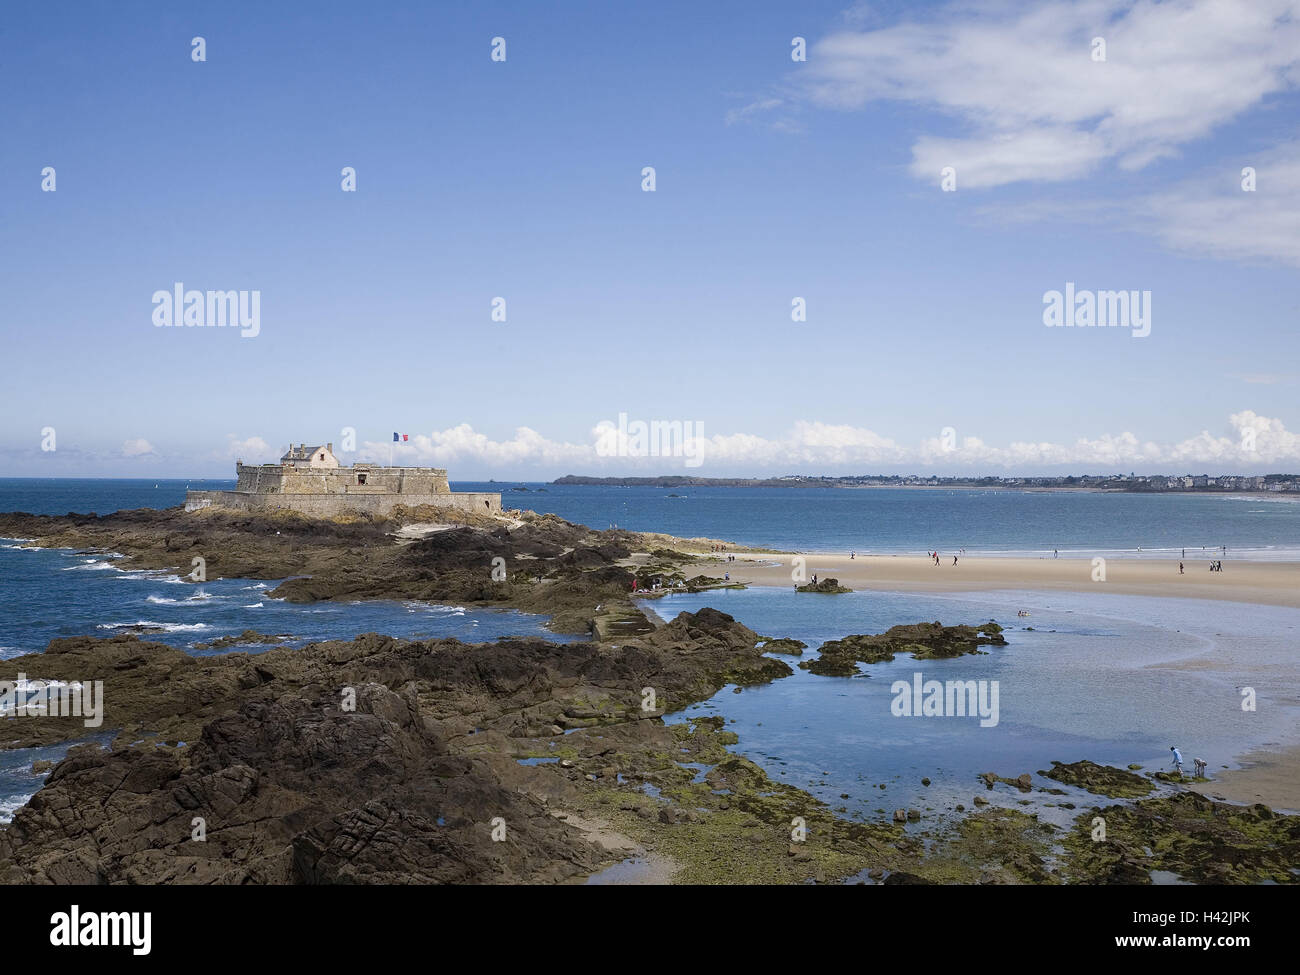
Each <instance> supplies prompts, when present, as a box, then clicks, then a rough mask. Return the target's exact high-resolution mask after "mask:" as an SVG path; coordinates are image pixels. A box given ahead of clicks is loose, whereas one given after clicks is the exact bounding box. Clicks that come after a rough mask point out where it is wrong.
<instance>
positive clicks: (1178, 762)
mask: <svg viewBox="0 0 1300 975" xmlns="http://www.w3.org/2000/svg"><path fill="white" fill-rule="evenodd" d="M1169 750H1170V751H1171V752H1173V753H1174V768H1175V769H1177V770H1178V774H1179V775H1182V774H1183V753H1182V752H1180V751H1179V750H1178V749H1177V748H1175V747H1174V746H1173V745H1170V746H1169Z"/></svg>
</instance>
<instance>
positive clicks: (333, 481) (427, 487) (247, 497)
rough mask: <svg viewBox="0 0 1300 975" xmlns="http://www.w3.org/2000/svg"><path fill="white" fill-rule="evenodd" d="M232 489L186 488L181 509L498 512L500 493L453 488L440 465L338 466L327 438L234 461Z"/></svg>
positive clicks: (326, 512)
mask: <svg viewBox="0 0 1300 975" xmlns="http://www.w3.org/2000/svg"><path fill="white" fill-rule="evenodd" d="M235 474H236V476H237V480H236V482H235V489H234V490H233V491H187V492H185V510H186V511H198V510H199V509H201V508H207V507H218V508H234V509H237V510H241V511H267V510H291V511H297V512H299V513H301V514H304V515H310V516H313V517H330V516H333V515H337V514H341V513H343V512H345V511H357V512H363V513H366V514H376V515H385V514H388V513H389V512H391V511H392V510H393V509H394V508H396V507H397V506H398V505H404V506H405V507H408V508H411V507H415V506H416V505H421V504H431V505H438V506H440V507H446V508H459V509H461V510H462V511H478V512H481V513H485V514H500V513H501V495H500V494H488V493H479V492H459V491H452V490H451V488H450V486H449V485H448V483H447V472H446V471H445V470H443V469H442V468H439V467H380V466H378V465H376V464H353V465H352V466H351V467H344V466H342V465H341V464H340V463H339V461H338V458H337V457H335V456H334V445H333V444H332V443H327V444H322V445H319V446H316V447H308V446H307V445H306V444H297V445H294V444H290V445H289V449H288V450H287V451H286V452H285V454H284V456H283V457H281V458H280V463H278V464H259V465H256V466H250V465H247V464H245V463H243V461H236V463H235Z"/></svg>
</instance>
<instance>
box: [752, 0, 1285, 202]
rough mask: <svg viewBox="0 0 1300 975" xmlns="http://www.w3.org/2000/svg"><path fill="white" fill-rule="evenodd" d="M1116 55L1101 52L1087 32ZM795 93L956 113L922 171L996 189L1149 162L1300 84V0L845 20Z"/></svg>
mask: <svg viewBox="0 0 1300 975" xmlns="http://www.w3.org/2000/svg"><path fill="white" fill-rule="evenodd" d="M1094 37H1101V38H1103V39H1104V40H1105V43H1106V60H1105V61H1104V62H1097V61H1093V60H1092V45H1091V42H1092V39H1093V38H1094ZM802 67H803V70H802V71H800V72H798V73H797V74H796V75H795V80H794V81H793V82H792V83H791V85H790V86H789V89H788V97H783V98H778V97H776V96H775V95H773V96H771V97H768V98H764V99H759V100H756V101H755V102H754V103H753V104H752V105H751V106H749V107H748V108H747V109H746V110H744V111H745V112H746V114H747V115H752V116H758V115H761V114H762V113H763V112H764V111H765V110H772V111H779V110H781V109H782V105H783V103H784V102H785V101H787V100H789V101H804V102H807V103H811V104H814V105H819V106H822V107H827V108H834V109H842V110H855V109H860V108H863V107H865V106H867V105H869V104H871V103H873V102H877V101H882V100H889V101H904V102H910V103H913V104H916V105H918V106H920V107H922V108H925V109H929V110H933V111H936V112H938V113H940V114H941V115H943V116H947V117H948V118H949V119H951V120H952V123H953V124H955V125H956V126H957V127H958V128H959V130H960V131H959V133H958V134H949V133H944V134H933V133H926V134H922V135H921V136H919V137H918V138H917V140H916V142H915V143H914V145H913V150H912V156H913V158H912V166H911V169H912V173H913V175H915V176H917V177H918V178H922V179H927V180H935V181H937V180H938V178H939V171H940V170H941V169H942V168H943V167H945V166H954V167H956V169H957V174H958V185H959V187H961V186H964V187H966V188H977V187H991V186H999V185H1003V184H1007V183H1013V182H1019V181H1046V182H1054V181H1059V180H1064V179H1073V178H1077V177H1079V176H1082V175H1084V174H1086V173H1088V172H1090V171H1092V170H1094V169H1095V168H1097V166H1098V165H1099V164H1100V163H1102V162H1103V161H1105V160H1114V161H1115V162H1116V163H1117V164H1118V165H1119V166H1120V167H1121V168H1123V169H1130V170H1133V169H1141V168H1142V167H1144V166H1146V165H1148V164H1150V163H1151V162H1152V161H1154V160H1157V159H1160V158H1164V157H1168V156H1172V155H1176V154H1177V153H1178V152H1179V151H1180V149H1181V147H1182V146H1184V145H1185V144H1187V143H1189V142H1191V141H1193V140H1196V139H1199V138H1202V137H1204V136H1206V135H1208V134H1209V133H1210V132H1212V131H1213V130H1214V129H1215V128H1216V127H1217V126H1219V125H1221V124H1223V123H1225V122H1227V121H1229V120H1231V119H1234V118H1236V117H1238V116H1239V115H1241V114H1242V113H1243V112H1245V111H1247V110H1248V109H1251V108H1253V107H1256V106H1258V105H1259V104H1260V103H1261V102H1262V101H1263V99H1265V98H1266V97H1267V96H1269V95H1272V94H1275V93H1278V92H1282V91H1286V90H1288V89H1292V88H1294V87H1296V86H1297V84H1298V83H1300V0H1250V2H1238V3H1224V2H1222V0H1166V2H1163V3H1154V2H1150V0H1143V2H1138V3H1131V2H1122V0H1078V2H1065V0H1060V2H1049V3H1037V4H1033V5H1024V4H1019V3H992V4H990V3H984V4H972V3H956V4H952V5H950V6H948V7H946V8H944V9H942V10H940V11H937V12H935V13H934V14H933V15H932V16H931V17H930V19H928V20H924V21H921V20H917V21H910V22H905V23H900V24H895V25H893V26H888V27H883V28H880V29H877V30H866V31H855V30H844V31H839V32H836V33H833V34H831V35H829V36H827V37H825V38H823V39H822V40H820V41H819V42H817V43H816V44H814V45H813V47H812V49H811V50H810V52H809V56H808V62H807V64H806V65H804V66H802Z"/></svg>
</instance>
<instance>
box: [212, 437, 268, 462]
mask: <svg viewBox="0 0 1300 975" xmlns="http://www.w3.org/2000/svg"><path fill="white" fill-rule="evenodd" d="M226 441H227V443H226V446H225V448H224V449H223V450H222V451H221V452H220V453H219V454H218V456H219V457H221V458H222V459H225V460H230V459H234V460H242V461H243V462H244V463H246V464H269V463H274V462H275V461H277V460H279V452H278V451H276V450H275V449H273V448H272V447H271V445H270V444H268V443H267V442H266V441H265V440H263V439H262V438H261V437H249V438H248V439H246V440H240V439H238V438H237V437H236V436H235V435H234V434H233V433H228V434H226Z"/></svg>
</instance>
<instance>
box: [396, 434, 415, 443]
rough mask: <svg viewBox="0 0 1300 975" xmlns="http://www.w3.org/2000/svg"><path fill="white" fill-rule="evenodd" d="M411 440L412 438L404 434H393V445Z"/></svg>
mask: <svg viewBox="0 0 1300 975" xmlns="http://www.w3.org/2000/svg"><path fill="white" fill-rule="evenodd" d="M410 439H411V438H410V437H408V436H407V435H406V434H404V433H401V434H398V433H394V434H393V443H399V442H404V441H407V440H410Z"/></svg>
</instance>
